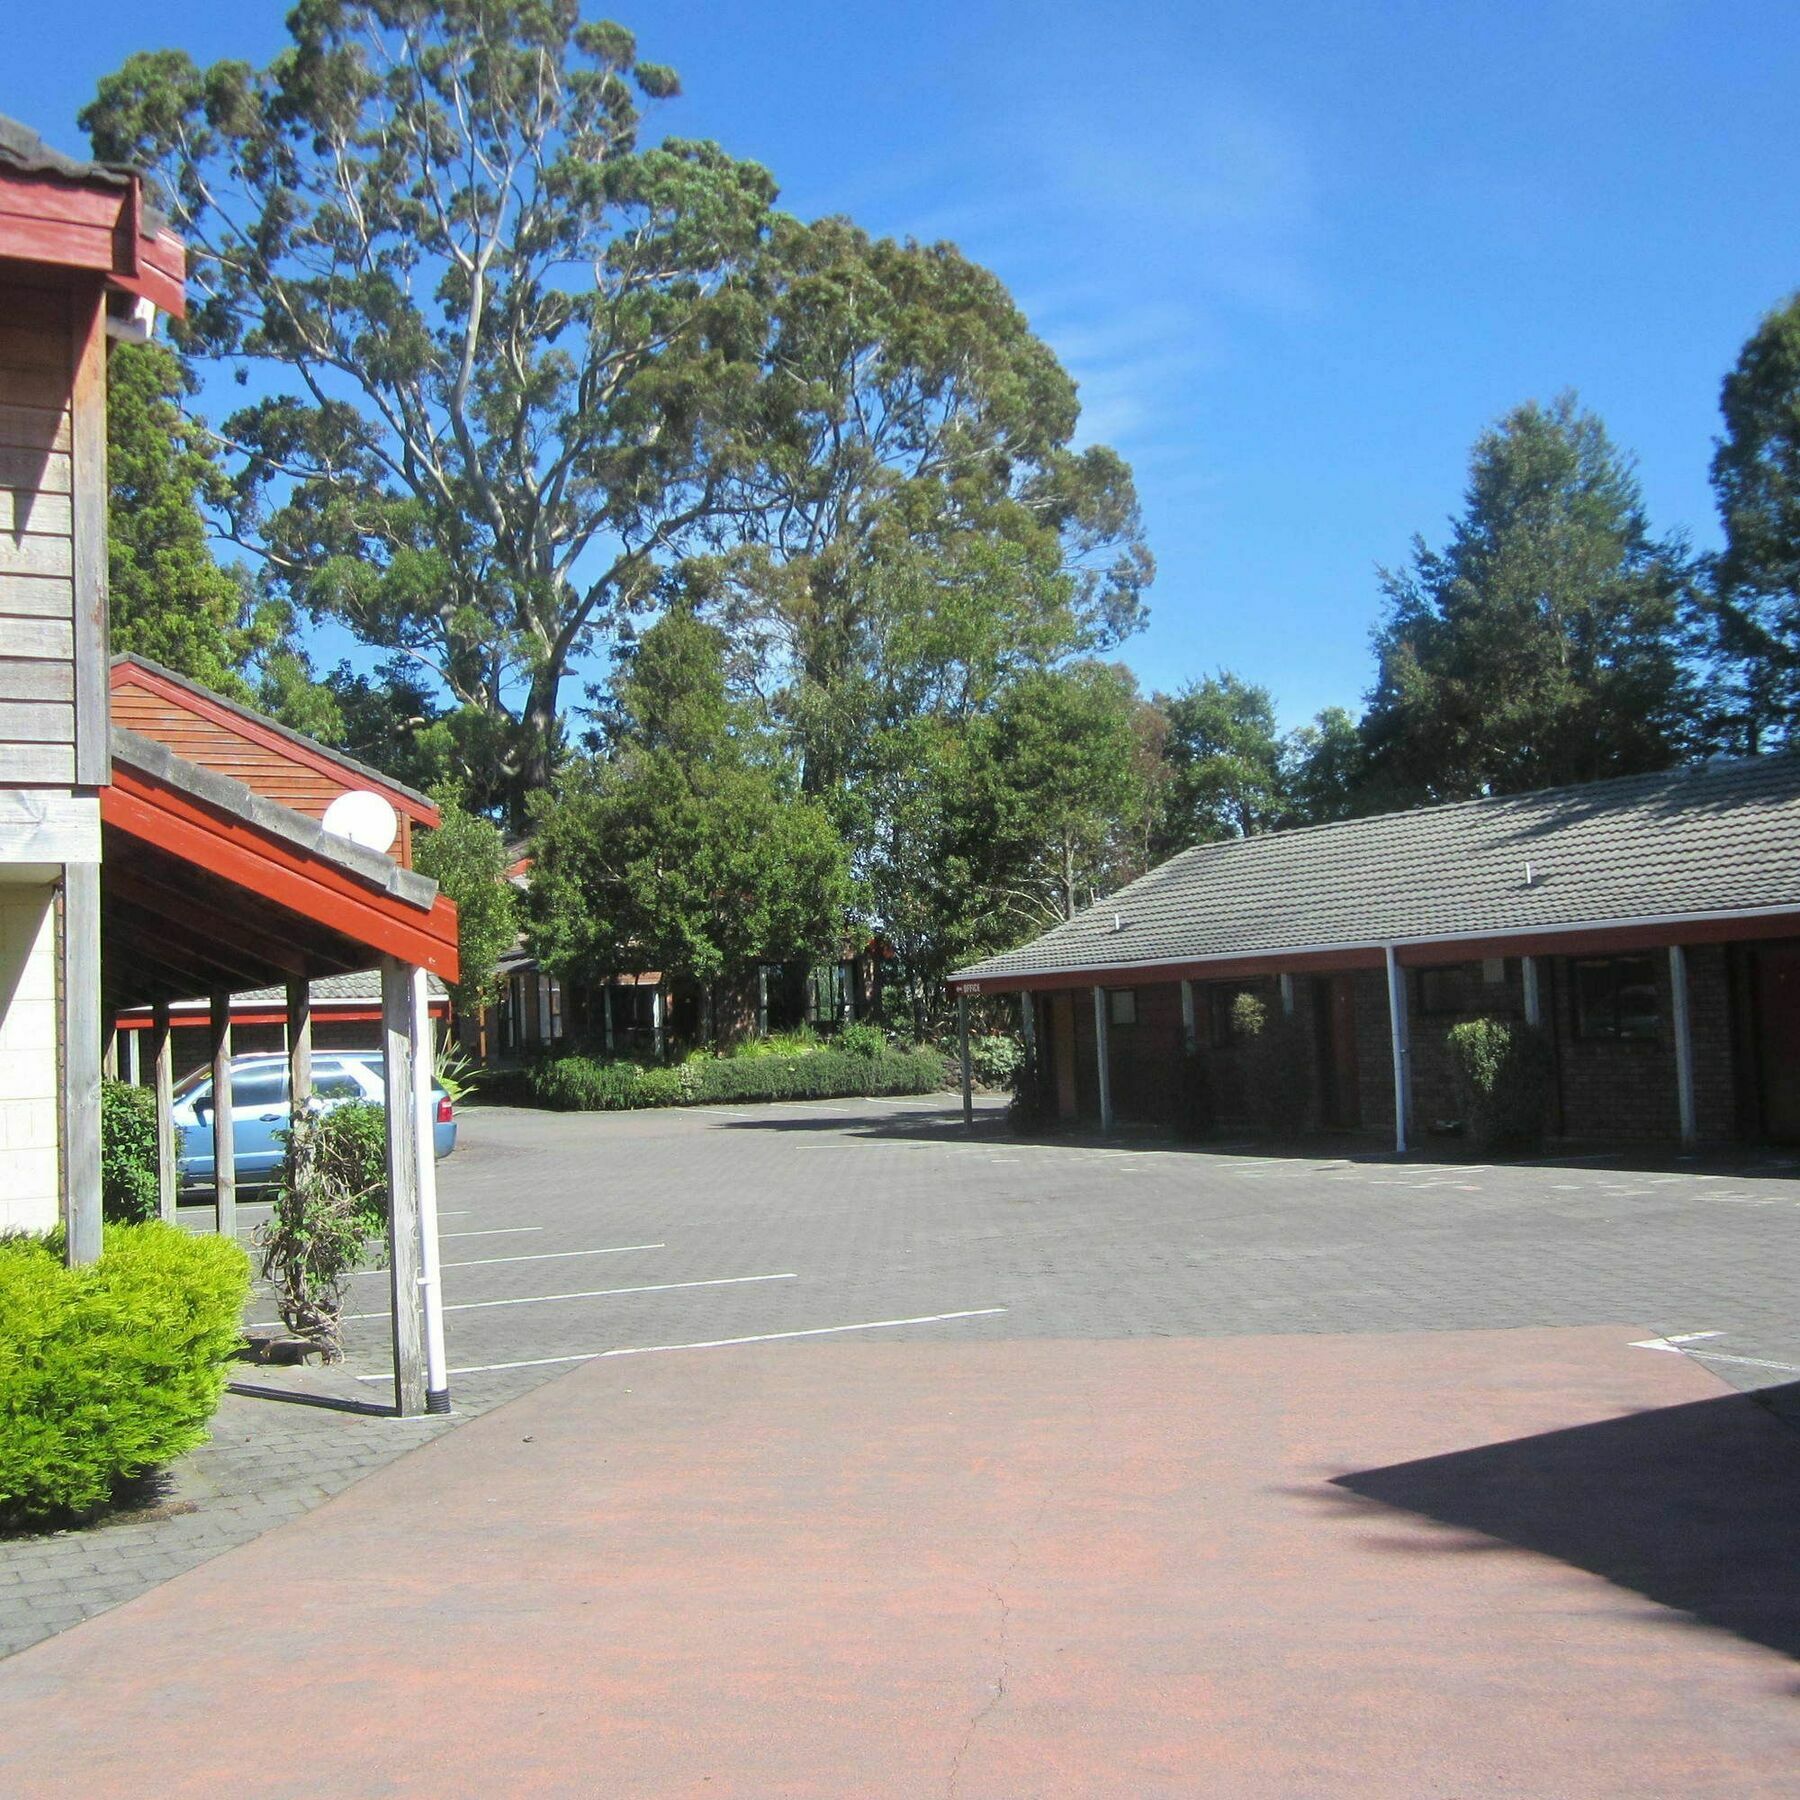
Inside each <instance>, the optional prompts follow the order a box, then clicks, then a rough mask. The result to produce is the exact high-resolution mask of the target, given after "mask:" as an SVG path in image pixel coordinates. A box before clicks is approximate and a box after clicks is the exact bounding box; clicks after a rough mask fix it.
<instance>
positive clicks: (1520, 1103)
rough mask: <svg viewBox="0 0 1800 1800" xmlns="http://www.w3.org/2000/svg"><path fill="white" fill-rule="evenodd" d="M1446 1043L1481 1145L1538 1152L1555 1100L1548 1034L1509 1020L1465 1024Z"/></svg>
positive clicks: (1455, 1028)
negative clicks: (1536, 1150) (1535, 1150)
mask: <svg viewBox="0 0 1800 1800" xmlns="http://www.w3.org/2000/svg"><path fill="white" fill-rule="evenodd" d="M1446 1041H1447V1042H1448V1044H1449V1047H1450V1057H1451V1061H1452V1063H1453V1064H1454V1066H1455V1068H1456V1074H1457V1083H1458V1086H1459V1088H1460V1090H1461V1093H1462V1100H1463V1106H1464V1108H1465V1110H1466V1112H1467V1115H1468V1122H1469V1127H1470V1131H1471V1133H1472V1135H1473V1136H1474V1138H1475V1140H1476V1142H1477V1143H1479V1144H1481V1145H1483V1146H1484V1147H1489V1148H1514V1149H1521V1150H1532V1149H1535V1148H1536V1147H1537V1146H1538V1145H1539V1144H1540V1143H1541V1142H1542V1141H1543V1136H1544V1132H1545V1130H1546V1128H1547V1127H1548V1125H1549V1121H1550V1108H1551V1103H1552V1100H1553V1098H1554V1095H1555V1063H1554V1061H1553V1056H1552V1051H1551V1045H1550V1038H1549V1034H1548V1033H1547V1032H1546V1031H1545V1030H1544V1029H1543V1027H1541V1026H1533V1025H1525V1024H1520V1023H1515V1022H1513V1021H1510V1020H1507V1019H1487V1018H1482V1019H1464V1020H1462V1021H1461V1022H1460V1023H1458V1024H1456V1025H1452V1026H1451V1027H1450V1030H1449V1033H1448V1036H1447V1039H1446Z"/></svg>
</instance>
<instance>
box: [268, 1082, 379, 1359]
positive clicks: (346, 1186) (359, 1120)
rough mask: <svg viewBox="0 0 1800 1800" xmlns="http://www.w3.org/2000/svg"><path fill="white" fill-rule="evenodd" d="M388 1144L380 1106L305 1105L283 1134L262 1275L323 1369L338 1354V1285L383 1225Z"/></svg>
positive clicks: (359, 1262) (292, 1328)
mask: <svg viewBox="0 0 1800 1800" xmlns="http://www.w3.org/2000/svg"><path fill="white" fill-rule="evenodd" d="M386 1145H387V1122H386V1115H385V1113H384V1112H383V1110H382V1108H380V1107H379V1106H374V1105H371V1104H368V1103H366V1102H362V1101H352V1102H350V1103H348V1104H346V1105H343V1106H336V1107H332V1108H331V1109H329V1110H320V1109H317V1108H307V1107H302V1108H301V1109H300V1110H299V1111H297V1112H296V1113H295V1114H294V1119H293V1123H292V1125H291V1126H290V1127H289V1129H288V1132H287V1155H286V1158H285V1160H284V1162H283V1165H282V1173H281V1180H280V1182H279V1184H278V1185H277V1187H276V1189H275V1196H274V1201H273V1205H272V1207H271V1210H270V1214H269V1217H268V1218H267V1219H266V1220H265V1221H264V1222H263V1223H262V1224H261V1225H259V1226H258V1227H257V1230H256V1242H257V1247H258V1249H259V1250H260V1251H261V1253H262V1278H263V1280H264V1281H266V1282H268V1283H270V1284H271V1286H272V1288H273V1290H274V1295H275V1304H276V1308H277V1310H278V1311H279V1312H280V1314H281V1319H282V1323H283V1324H284V1325H286V1326H287V1328H288V1330H289V1331H290V1332H291V1333H292V1334H293V1335H294V1336H295V1337H301V1338H305V1339H306V1340H307V1341H308V1342H310V1343H312V1344H315V1345H317V1346H318V1347H319V1349H320V1350H322V1351H323V1352H324V1355H325V1358H326V1360H327V1361H328V1362H337V1361H338V1360H340V1359H341V1357H342V1355H343V1344H342V1318H343V1309H344V1286H345V1283H346V1282H347V1281H348V1280H349V1278H350V1276H351V1275H352V1274H354V1273H355V1271H356V1270H357V1269H359V1268H361V1267H362V1266H363V1263H364V1260H365V1258H366V1256H367V1254H368V1251H369V1243H370V1239H371V1238H372V1237H373V1236H374V1235H375V1234H376V1233H377V1232H378V1231H380V1230H382V1229H383V1228H384V1227H385V1224H386V1219H387V1149H386Z"/></svg>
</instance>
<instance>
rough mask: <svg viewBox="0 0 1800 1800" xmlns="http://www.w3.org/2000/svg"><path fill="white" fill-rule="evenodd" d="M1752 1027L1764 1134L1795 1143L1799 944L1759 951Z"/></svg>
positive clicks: (1799, 1104)
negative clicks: (1753, 1024)
mask: <svg viewBox="0 0 1800 1800" xmlns="http://www.w3.org/2000/svg"><path fill="white" fill-rule="evenodd" d="M1756 1025H1757V1037H1758V1040H1759V1041H1758V1044H1757V1052H1758V1054H1757V1062H1758V1064H1759V1066H1760V1068H1761V1071H1762V1116H1763V1130H1764V1132H1765V1133H1767V1135H1768V1136H1770V1137H1772V1138H1778V1139H1780V1140H1781V1141H1782V1142H1784V1143H1795V1142H1800V944H1764V945H1762V946H1761V947H1760V948H1759V949H1758V951H1757V953H1756Z"/></svg>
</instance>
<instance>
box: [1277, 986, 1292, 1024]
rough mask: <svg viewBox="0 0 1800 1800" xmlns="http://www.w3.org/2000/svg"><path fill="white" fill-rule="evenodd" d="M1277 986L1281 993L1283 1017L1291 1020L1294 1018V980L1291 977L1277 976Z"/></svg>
mask: <svg viewBox="0 0 1800 1800" xmlns="http://www.w3.org/2000/svg"><path fill="white" fill-rule="evenodd" d="M1275 985H1276V987H1277V988H1278V989H1279V990H1280V993H1281V1016H1282V1017H1283V1018H1284V1019H1291V1018H1292V1017H1293V1016H1294V978H1293V976H1291V975H1277V976H1276V977H1275Z"/></svg>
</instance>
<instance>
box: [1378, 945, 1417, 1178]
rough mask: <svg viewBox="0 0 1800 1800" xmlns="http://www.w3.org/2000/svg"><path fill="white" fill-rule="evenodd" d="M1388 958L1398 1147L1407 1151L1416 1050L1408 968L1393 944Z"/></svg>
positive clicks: (1387, 950) (1388, 950)
mask: <svg viewBox="0 0 1800 1800" xmlns="http://www.w3.org/2000/svg"><path fill="white" fill-rule="evenodd" d="M1384 955H1385V957H1386V960H1387V990H1388V1031H1389V1042H1390V1045H1391V1047H1392V1050H1393V1055H1394V1148H1395V1150H1396V1151H1399V1152H1402V1153H1404V1151H1405V1149H1406V1129H1407V1126H1408V1125H1409V1124H1410V1123H1411V1119H1410V1117H1409V1114H1410V1113H1411V1111H1412V1103H1411V1087H1412V1084H1411V1082H1410V1081H1409V1079H1408V1076H1409V1074H1410V1066H1411V1062H1412V1050H1411V1047H1410V1043H1409V1039H1408V1035H1407V1022H1406V971H1405V970H1404V969H1403V968H1401V966H1400V959H1399V957H1398V956H1396V955H1395V954H1394V946H1393V945H1392V944H1389V945H1388V946H1387V948H1386V950H1385V952H1384Z"/></svg>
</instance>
